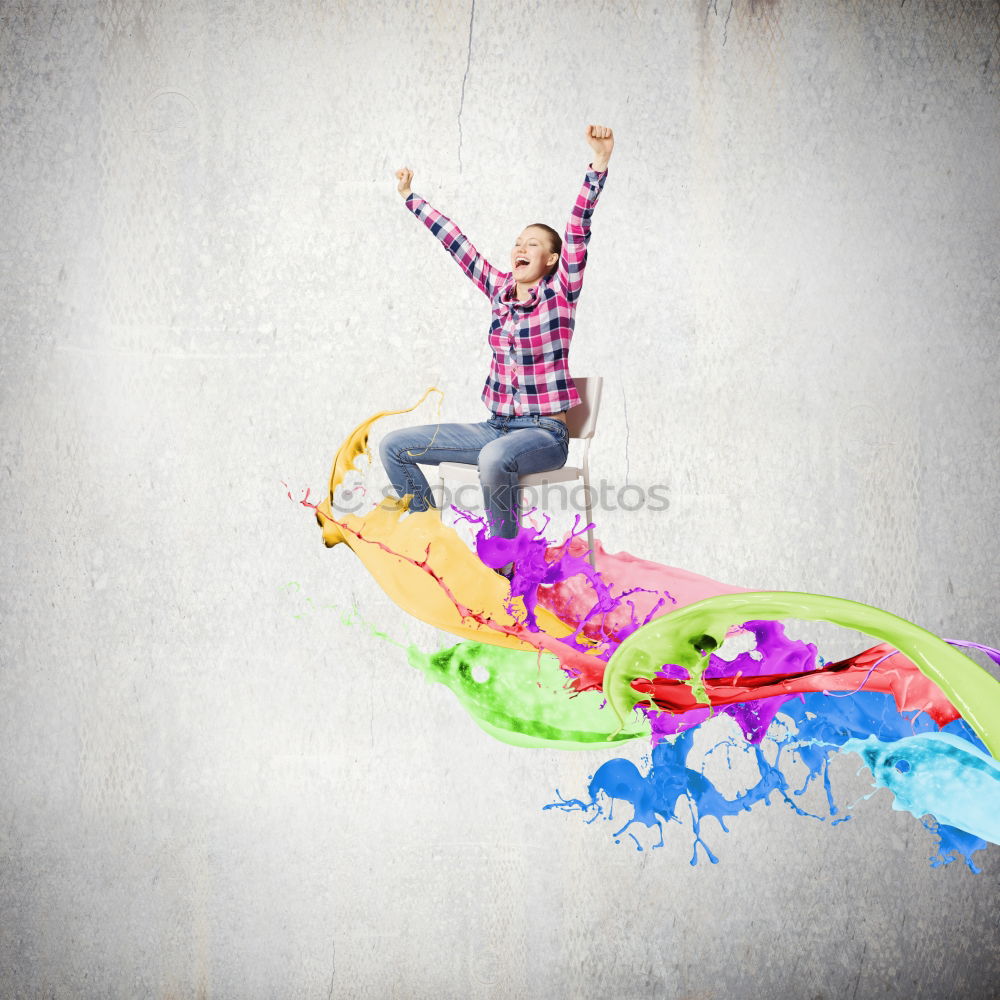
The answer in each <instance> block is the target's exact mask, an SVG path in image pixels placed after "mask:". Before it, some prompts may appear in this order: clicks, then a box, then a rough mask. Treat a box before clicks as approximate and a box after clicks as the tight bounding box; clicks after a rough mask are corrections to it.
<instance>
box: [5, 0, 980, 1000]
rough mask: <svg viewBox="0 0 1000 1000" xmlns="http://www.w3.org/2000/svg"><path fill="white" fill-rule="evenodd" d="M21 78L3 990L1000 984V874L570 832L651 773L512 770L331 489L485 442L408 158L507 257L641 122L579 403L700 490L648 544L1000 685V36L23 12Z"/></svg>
mask: <svg viewBox="0 0 1000 1000" xmlns="http://www.w3.org/2000/svg"><path fill="white" fill-rule="evenodd" d="M0 87H2V90H0V116H2V117H0V121H2V129H3V143H2V145H0V168H2V169H0V176H2V181H0V184H2V199H3V219H4V223H3V225H2V226H0V281H2V289H3V308H2V313H0V322H2V337H0V392H2V398H0V427H2V463H0V491H2V493H0V496H2V503H3V507H2V510H3V549H2V552H3V557H2V577H0V609H2V621H3V625H2V629H0V664H2V673H0V802H2V806H0V820H2V822H0V995H2V996H4V997H18V998H20V997H25V998H27V997H31V998H35V997H39V998H41V997H45V998H49V997H52V998H63V997H108V998H118V997H122V998H130V997H158V998H159V997H162V998H167V997H171V998H182V997H183V998H186V997H212V998H256V997H276V998H299V997H302V998H306V997H310V998H311V997H315V998H327V997H352V998H353V997H372V998H383V997H401V998H403V997H455V998H471V997H545V998H549V997H560V998H561V997H567V998H568V997H591V996H593V997H598V996H612V997H617V998H619V1000H630V998H636V1000H638V998H647V997H686V998H691V1000H694V998H704V1000H708V998H742V997H774V998H778V997H782V998H784V997H788V998H806V997H808V998H820V997H824V998H833V997H854V998H861V997H943V996H962V997H988V996H995V995H996V983H997V982H998V981H1000V980H998V976H1000V947H998V945H1000V941H998V934H1000V932H998V925H997V920H996V899H997V880H998V876H1000V848H997V847H991V848H990V849H989V850H988V851H987V852H986V853H985V854H983V855H980V861H981V864H982V867H983V874H982V875H979V876H974V875H972V874H971V873H970V872H969V871H968V870H966V869H965V868H964V867H963V866H961V865H960V864H953V865H951V866H949V867H947V868H938V869H933V868H931V867H930V866H929V865H928V861H927V858H928V855H929V854H930V852H931V844H932V840H931V837H930V836H929V835H928V834H927V833H926V832H925V831H924V829H923V828H922V827H921V826H920V824H919V823H918V821H917V820H916V819H914V818H913V817H911V816H909V815H908V814H901V813H897V812H893V811H892V810H891V809H890V802H889V797H888V793H886V792H884V791H883V792H881V793H879V794H878V795H875V796H873V797H872V798H871V799H870V800H868V801H858V802H857V806H856V808H855V809H854V810H853V813H854V818H853V819H852V821H851V822H849V823H846V824H843V825H841V826H838V827H836V828H834V829H831V828H830V827H829V824H828V823H823V824H821V823H817V822H815V821H813V820H808V819H802V818H799V817H796V816H794V815H793V814H792V813H791V812H790V810H788V809H787V808H785V807H784V806H783V805H780V804H778V803H776V804H775V805H774V806H773V807H772V808H770V809H768V808H758V809H757V810H756V811H755V812H754V813H751V814H747V815H745V816H743V817H740V818H739V820H738V821H735V822H734V823H733V824H732V832H731V834H730V835H728V836H726V835H723V834H721V833H719V834H714V831H713V832H711V833H710V835H709V839H710V842H711V843H712V845H713V847H714V849H715V851H716V853H717V854H718V855H719V857H720V863H719V864H718V865H716V866H713V865H710V864H708V863H706V862H704V861H702V862H701V863H700V864H699V865H698V866H697V867H695V868H692V867H690V866H689V865H688V863H687V862H688V858H689V854H690V841H689V836H688V834H687V833H686V832H685V831H684V830H683V829H681V828H680V827H675V828H674V829H673V830H672V831H670V832H669V836H668V843H667V846H666V847H665V848H663V849H661V850H657V851H650V850H646V851H644V852H641V853H640V852H637V851H635V850H634V845H632V844H631V842H630V841H628V840H626V841H625V842H623V843H622V844H620V845H616V844H615V843H614V842H613V839H612V838H611V836H610V828H609V827H608V825H607V824H603V823H595V824H594V825H593V826H587V825H586V824H585V823H584V822H583V820H582V818H581V817H580V816H579V815H566V814H561V813H553V812H543V811H542V809H541V807H542V806H543V805H544V804H545V803H547V802H549V801H551V800H552V799H553V798H554V790H555V789H556V788H559V789H560V790H561V791H562V792H563V793H564V794H570V795H575V794H579V793H581V792H582V791H583V789H584V788H585V786H586V782H587V779H588V776H589V775H590V774H591V773H592V772H593V770H594V769H595V768H596V767H597V766H598V765H599V764H600V763H602V762H603V760H604V759H605V758H606V756H607V755H606V754H603V753H598V752H593V753H581V754H573V753H561V754H560V753H555V752H551V753H550V752H541V751H535V752H532V751H524V750H515V749H513V748H509V747H506V746H503V745H499V744H497V743H495V742H493V741H492V740H491V739H489V738H488V737H486V736H485V735H484V734H482V733H481V732H480V731H479V730H478V729H477V728H476V727H475V726H474V725H473V723H472V722H471V720H469V719H468V718H467V717H466V716H465V715H464V713H463V712H462V711H461V709H460V708H459V707H458V705H457V703H456V702H455V701H454V699H453V698H452V697H451V695H450V694H449V693H448V692H446V691H445V690H444V689H442V688H431V687H429V686H427V685H426V684H424V683H423V682H422V681H421V679H420V678H419V677H418V676H417V675H416V674H415V672H414V671H412V670H411V669H410V668H409V667H408V666H407V664H406V658H405V653H404V651H403V649H401V648H400V646H399V645H394V644H393V643H402V644H404V645H405V644H406V643H407V642H416V643H418V644H419V645H420V646H421V647H422V648H424V649H431V648H435V647H436V646H438V645H446V644H450V641H451V640H450V638H449V637H447V636H441V635H437V634H435V633H434V632H433V631H432V630H431V629H429V628H426V627H424V626H422V625H421V624H420V623H417V622H414V621H411V620H410V619H409V618H408V617H407V616H406V615H405V614H404V613H403V612H402V611H400V610H399V609H397V608H395V607H394V606H393V605H391V604H390V603H389V602H388V601H387V600H386V599H384V598H382V597H381V596H380V593H379V592H378V590H377V588H375V586H374V585H373V584H372V583H371V582H370V581H369V580H368V579H367V578H366V574H365V573H364V572H363V570H362V568H361V567H360V565H359V564H358V562H357V561H356V560H355V559H354V557H353V556H352V554H351V553H350V552H348V551H346V549H344V548H339V549H337V550H334V551H332V552H328V551H326V550H325V549H323V547H322V545H321V544H320V540H319V534H318V530H317V528H316V526H315V525H314V524H313V522H312V521H311V518H310V516H309V512H308V511H307V510H305V509H303V508H302V507H300V506H298V505H297V504H295V503H292V502H290V501H289V499H288V496H287V493H291V494H292V496H293V497H294V498H296V499H297V498H298V497H300V496H302V494H303V492H304V490H305V489H306V488H307V487H309V488H311V489H312V490H313V493H312V496H315V495H316V491H317V489H321V488H322V486H323V484H324V482H325V480H326V477H327V470H328V467H329V461H330V458H331V456H332V453H333V449H334V448H335V446H336V445H337V444H338V443H339V442H340V441H341V440H342V439H343V437H344V436H345V435H346V433H347V432H348V431H349V430H350V429H351V428H352V427H354V426H355V425H356V424H357V423H358V422H359V421H360V420H361V419H363V418H365V417H367V416H369V415H370V414H372V413H374V412H376V411H378V410H381V409H386V408H394V407H402V406H407V405H409V404H410V403H412V402H414V401H415V400H416V399H417V398H418V396H419V395H420V393H421V392H422V391H423V390H424V388H426V387H427V386H428V385H432V384H437V385H439V386H441V387H442V388H443V389H444V390H445V391H446V397H445V400H444V404H443V407H442V409H441V411H440V412H441V414H442V416H443V417H444V419H457V420H479V419H483V418H484V417H485V410H484V409H483V408H482V405H481V403H480V402H479V390H480V388H481V385H482V380H483V378H484V376H485V371H486V365H487V359H488V354H487V347H486V343H485V332H486V327H487V323H488V315H487V311H486V306H485V303H484V302H483V301H482V300H481V297H480V295H479V293H478V292H477V291H476V290H475V289H474V288H473V287H472V286H471V284H469V283H467V282H466V281H465V280H464V279H463V277H462V275H461V274H460V272H458V270H457V269H456V268H455V267H454V265H453V264H452V263H451V262H450V261H449V260H448V259H447V257H446V255H445V254H444V253H442V252H441V250H440V249H439V248H438V247H437V246H436V245H435V244H434V241H433V240H432V239H431V237H430V236H429V235H428V234H427V233H426V232H425V231H424V230H423V229H422V227H420V226H419V224H417V223H416V222H415V220H413V219H412V218H411V217H409V216H408V214H407V213H406V211H405V209H404V208H403V207H402V203H401V201H400V199H399V197H398V195H397V194H396V193H395V190H394V181H393V180H392V178H391V172H392V170H394V169H395V168H396V167H398V166H401V165H403V164H406V165H408V166H411V167H412V168H413V169H414V170H415V171H416V176H415V179H414V189H415V190H417V191H418V192H419V193H421V194H423V195H424V196H425V197H427V198H428V199H429V200H430V201H431V202H432V204H434V205H435V206H436V207H438V208H440V209H441V210H442V211H444V212H446V213H447V214H449V215H451V216H452V217H453V218H455V219H456V221H458V222H459V224H460V225H461V226H462V227H463V228H464V229H465V231H466V232H467V233H468V234H469V235H470V236H471V237H472V238H473V240H474V241H475V242H476V244H477V245H478V246H479V248H480V249H481V250H482V251H484V252H485V253H487V255H488V256H490V257H492V258H494V259H499V260H501V261H502V260H505V257H506V254H507V251H508V248H509V246H510V244H511V241H512V240H513V238H514V236H516V234H517V233H518V232H519V231H520V229H521V227H522V226H524V225H525V224H527V223H528V222H532V221H536V220H537V219H543V220H549V221H550V222H551V223H552V224H553V225H555V226H557V227H559V228H561V227H562V225H563V223H564V220H565V217H566V213H567V211H568V209H569V206H570V204H571V201H572V198H573V196H574V195H575V193H576V190H577V189H578V186H579V183H580V180H581V178H582V173H583V170H584V169H585V168H586V165H587V162H588V158H589V157H588V148H587V146H586V145H585V142H584V139H583V129H584V127H585V125H586V124H587V123H588V122H596V123H601V124H608V125H610V126H612V127H613V128H614V129H615V134H616V138H617V145H616V149H615V153H614V156H613V158H612V161H611V168H610V172H609V176H608V181H607V184H606V187H605V190H604V193H603V195H602V199H601V202H600V205H599V206H598V209H597V212H596V214H595V219H594V236H593V240H592V244H591V253H590V261H589V269H588V274H587V281H586V286H585V290H584V293H583V296H582V298H581V301H580V307H579V312H578V326H577V336H576V340H575V342H574V349H573V358H572V362H573V363H572V368H573V371H574V373H575V374H578V375H584V374H592V373H601V374H603V375H604V376H605V377H606V379H607V383H606V394H605V406H604V410H603V412H602V415H601V426H600V430H599V433H598V438H597V440H596V441H595V445H594V449H593V452H592V458H593V465H594V470H595V476H602V477H604V478H606V479H607V480H608V481H610V482H614V483H618V484H621V483H625V482H630V483H636V484H639V485H642V486H644V487H648V486H649V485H651V484H654V483H660V484H664V485H665V486H666V487H667V488H668V489H669V495H670V499H671V503H670V507H669V509H668V510H667V511H666V512H659V513H656V512H652V511H650V510H648V509H642V510H639V511H636V512H634V513H625V512H622V511H604V512H601V514H600V515H599V519H600V526H599V534H600V535H601V537H603V539H604V540H605V544H606V545H607V546H608V548H610V549H612V550H620V549H625V550H628V551H630V552H633V553H635V554H637V555H641V556H643V557H645V558H649V559H655V560H658V561H661V562H665V563H668V564H672V565H677V566H682V567H685V568H687V569H690V570H694V571H697V572H701V573H704V574H706V575H709V576H713V577H715V578H717V579H721V580H725V581H727V582H732V583H738V584H742V585H744V586H750V587H760V588H768V589H771V588H773V589H787V590H806V591H812V592H816V593H826V594H834V595H838V596H842V597H848V598H852V599H855V600H860V601H864V602H867V603H871V604H874V605H877V606H880V607H883V608H886V609H887V610H890V611H893V612H895V613H897V614H900V615H902V616H904V617H906V618H909V619H911V620H914V621H916V622H918V623H919V624H921V625H923V626H925V627H927V628H930V629H931V630H933V631H935V632H938V633H939V634H942V635H945V636H947V637H952V638H968V639H973V640H978V641H981V642H985V643H990V644H993V645H1000V624H998V619H997V612H996V609H997V596H998V573H997V565H998V558H1000V542H998V536H997V532H996V524H997V519H998V513H1000V502H998V499H997V498H998V493H997V489H996V487H997V472H998V468H997V454H998V449H997V440H998V430H1000V404H998V395H997V391H996V377H997V369H998V365H997V361H998V349H997V321H998V316H1000V291H998V278H997V260H998V253H997V251H998V234H1000V190H998V171H997V164H998V162H1000V129H998V123H1000V102H998V96H1000V5H998V4H997V3H996V2H993V0H989V2H986V0H984V2H944V0H942V2H933V0H902V2H896V0H892V2H888V0H886V2H881V0H871V2H857V0H824V2H820V3H817V2H808V0H773V2H764V0H757V2H750V0H733V2H732V3H730V2H729V0H718V2H716V0H711V2H706V0H697V2H696V0H690V2H681V0H676V2H675V0H645V2H642V0H636V2H623V3H612V2H598V0H581V2H572V3H570V2H565V0H563V2H550V3H545V4H539V5H536V6H533V7H532V6H525V5H521V4H510V3H500V2H497V3H489V2H485V0H479V2H477V3H475V5H474V6H473V5H472V4H468V3H445V2H438V3H422V2H418V0H409V2H407V3H391V4H375V3H364V2H359V3H348V2H341V3H320V2H304V0H295V2H281V3H279V2H273V0H272V2H270V3H254V4H232V3H193V2H180V0H179V2H164V0H159V2H138V0H128V2H107V3H88V2H60V3H54V2H35V3H33V2H9V0H5V2H3V3H2V4H0ZM437 412H438V411H437V410H436V409H435V408H434V407H432V406H430V405H429V404H428V405H425V407H424V410H423V411H422V413H421V419H422V420H423V419H427V420H430V419H434V418H435V415H436V413H437ZM407 419H412V418H394V419H393V420H392V421H387V422H386V424H385V427H384V428H383V429H382V431H380V433H381V432H384V430H388V429H389V427H391V426H399V425H401V424H402V423H403V422H404V421H405V420H407ZM376 443H377V441H376ZM379 475H380V471H379V470H376V471H375V472H373V474H372V477H371V483H372V484H373V486H374V485H378V484H379V483H380V482H381V481H380V480H379ZM382 481H384V480H382ZM285 484H287V485H285ZM366 622H367V623H368V624H365V623H366ZM375 631H382V632H385V633H386V634H387V635H388V637H389V640H390V641H387V640H386V639H382V638H379V637H378V636H377V635H375V634H374V632H375ZM801 634H806V635H809V636H810V637H812V638H817V637H819V639H820V640H821V651H822V652H823V653H824V654H826V655H828V656H833V655H845V654H846V653H848V652H851V651H853V650H856V649H859V648H861V643H862V642H863V640H862V639H861V638H860V637H859V636H857V635H845V634H843V633H840V632H838V631H836V630H834V629H829V630H826V631H824V630H821V629H819V628H818V627H815V626H808V627H807V626H804V625H803V626H802V627H801ZM633 755H634V756H635V757H636V759H639V758H641V756H642V748H634V749H633ZM852 761H856V758H846V757H845V758H843V759H840V760H838V761H837V762H836V764H835V767H834V768H833V772H834V780H835V784H836V786H837V787H838V788H839V789H841V790H842V797H843V798H846V799H847V800H848V801H851V800H852V797H853V800H857V799H859V797H860V795H861V794H862V793H863V792H865V791H867V790H868V787H869V786H868V779H867V774H866V773H865V774H862V775H861V776H856V775H855V769H856V763H852ZM652 840H653V838H652V837H650V839H649V843H651V842H652Z"/></svg>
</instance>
